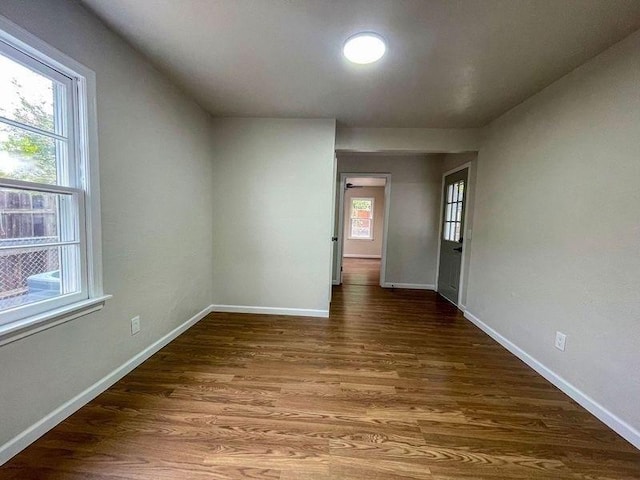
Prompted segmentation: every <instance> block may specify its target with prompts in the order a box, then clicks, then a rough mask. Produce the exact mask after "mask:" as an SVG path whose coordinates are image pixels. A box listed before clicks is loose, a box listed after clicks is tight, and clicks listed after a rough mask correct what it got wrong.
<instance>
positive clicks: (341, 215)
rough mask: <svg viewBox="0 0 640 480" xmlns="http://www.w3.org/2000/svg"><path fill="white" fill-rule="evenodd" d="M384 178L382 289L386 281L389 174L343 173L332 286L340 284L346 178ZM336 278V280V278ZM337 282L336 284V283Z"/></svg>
mask: <svg viewBox="0 0 640 480" xmlns="http://www.w3.org/2000/svg"><path fill="white" fill-rule="evenodd" d="M349 177H360V178H362V177H365V178H384V179H385V180H386V181H385V185H384V218H383V221H382V222H383V225H382V254H381V256H380V260H381V261H380V286H381V287H383V286H384V283H385V281H386V275H387V272H386V268H387V238H388V236H389V235H388V231H389V212H390V205H391V174H390V173H360V172H351V173H349V172H343V173H340V183H339V185H340V198H339V201H338V255H337V256H336V262H337V265H336V270H337V275H336V276H335V277H334V278H333V284H334V285H341V284H342V258H343V254H342V252H343V250H344V192H345V191H346V185H347V178H349ZM336 277H337V278H336ZM336 282H337V283H336Z"/></svg>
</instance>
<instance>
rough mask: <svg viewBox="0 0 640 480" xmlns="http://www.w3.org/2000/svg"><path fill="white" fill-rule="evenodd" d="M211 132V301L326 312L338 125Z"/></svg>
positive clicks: (234, 127) (253, 122) (229, 127)
mask: <svg viewBox="0 0 640 480" xmlns="http://www.w3.org/2000/svg"><path fill="white" fill-rule="evenodd" d="M214 127H215V128H214V132H215V174H214V176H213V182H212V187H213V218H214V226H213V254H214V268H213V280H214V304H217V305H232V306H249V307H254V308H263V307H268V308H293V309H306V310H313V311H317V312H316V314H318V315H320V314H321V313H322V312H327V311H328V308H329V294H330V286H331V235H332V233H331V227H332V225H331V220H332V211H331V204H332V203H331V202H332V195H333V172H334V141H335V121H334V120H292V119H291V120H287V119H250V118H249V119H246V118H243V119H240V118H237V119H219V120H216V121H215V124H214Z"/></svg>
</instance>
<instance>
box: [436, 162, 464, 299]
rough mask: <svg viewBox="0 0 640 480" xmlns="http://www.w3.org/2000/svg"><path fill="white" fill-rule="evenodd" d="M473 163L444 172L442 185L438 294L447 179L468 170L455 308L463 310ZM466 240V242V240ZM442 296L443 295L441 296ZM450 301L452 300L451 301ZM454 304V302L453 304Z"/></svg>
mask: <svg viewBox="0 0 640 480" xmlns="http://www.w3.org/2000/svg"><path fill="white" fill-rule="evenodd" d="M472 164H473V162H467V163H463V164H462V165H460V166H457V167H455V168H452V169H451V170H447V171H446V172H444V173H443V174H442V183H441V184H440V207H439V208H440V216H439V218H440V220H439V223H438V258H437V260H436V288H435V290H436V292H437V291H438V281H439V280H440V254H441V249H442V220H443V217H444V185H445V179H446V178H447V176H449V175H451V174H452V173H456V172H459V171H461V170H464V169H465V168H466V169H468V170H467V184H466V185H465V197H464V202H465V205H464V218H463V220H462V221H463V224H464V231H463V232H462V238H463V241H462V254H461V255H462V260H461V262H460V281H459V283H458V298H457V302H456V303H455V306H456V307H458V308H460V309H463V308H462V291H463V290H464V274H465V271H464V263H465V262H464V261H465V258H466V253H467V243H468V240H470V239H469V238H467V230H468V228H469V224H468V223H467V220H468V217H469V215H468V213H469V208H468V207H469V198H470V197H471V195H470V193H471V190H472V188H473V187H472V186H471V181H470V180H471V167H472ZM465 239H466V240H465ZM441 296H442V295H441ZM442 298H444V299H446V300H449V299H448V298H447V297H444V296H442ZM449 301H450V300H449ZM452 303H453V302H452Z"/></svg>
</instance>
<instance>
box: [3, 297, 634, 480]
mask: <svg viewBox="0 0 640 480" xmlns="http://www.w3.org/2000/svg"><path fill="white" fill-rule="evenodd" d="M212 478H215V479H241V478H267V479H269V478H271V479H281V480H302V479H313V480H328V479H367V480H373V479H381V480H382V479H384V480H393V479H398V480H399V479H431V480H453V479H472V478H473V479H493V480H498V479H502V480H504V479H544V480H562V479H578V478H581V479H585V478H590V479H596V478H615V479H627V480H628V479H640V453H639V452H638V451H637V450H635V449H634V448H633V447H632V446H631V445H629V444H628V443H627V442H625V441H624V440H622V439H621V438H620V437H619V436H618V435H616V434H615V433H613V432H612V431H611V430H609V429H608V428H606V427H605V426H604V425H603V424H602V423H600V422H599V421H598V420H596V419H595V418H594V417H593V416H591V415H590V414H589V413H587V412H586V411H585V410H584V409H582V408H581V407H579V406H578V405H577V404H575V403H574V402H573V401H572V400H570V399H569V398H568V397H567V396H565V395H564V394H563V393H561V392H560V391H558V390H557V389H556V388H555V387H553V386H552V385H550V384H549V383H548V382H546V381H545V380H544V379H543V378H541V377H540V376H539V375H537V374H536V373H535V372H534V371H532V370H531V369H529V368H528V367H527V366H525V365H524V364H523V363H522V362H520V361H519V360H518V359H516V358H515V357H513V356H512V355H511V354H510V353H508V352H507V351H506V350H504V349H503V348H502V347H500V346H499V345H498V344H496V343H495V342H494V341H493V340H492V339H491V338H489V337H488V336H486V335H485V334H484V333H482V332H481V331H480V330H478V329H477V328H476V327H474V326H473V325H472V324H470V323H469V322H467V321H466V320H465V319H463V318H462V316H461V315H460V313H459V312H458V311H457V310H456V309H455V308H454V307H453V306H451V305H450V304H449V303H448V302H447V301H446V300H443V299H441V298H440V297H438V295H437V294H436V293H434V292H430V291H422V290H420V291H418V290H392V289H382V288H380V287H376V286H373V287H370V286H353V285H347V286H343V287H335V288H334V296H333V302H332V311H331V317H330V318H329V319H322V318H302V317H285V316H265V315H248V314H223V313H216V314H210V315H208V316H207V317H206V318H205V319H203V320H202V321H200V322H199V323H198V324H196V325H195V326H194V327H192V328H191V329H190V330H188V331H187V332H185V333H184V334H183V335H182V336H180V337H179V338H178V339H176V340H175V341H174V342H172V343H171V344H170V345H168V346H167V347H166V348H164V349H163V350H161V351H160V352H159V353H157V354H156V355H154V356H153V357H152V358H150V359H149V360H148V361H146V362H145V363H144V364H143V365H141V366H140V367H139V368H137V369H136V370H134V371H133V372H132V373H130V374H129V375H127V376H126V377H125V378H124V379H123V380H122V381H120V382H118V383H117V384H115V385H114V386H113V387H111V388H110V389H109V390H108V391H106V392H105V393H103V394H102V395H100V396H99V397H98V398H96V399H95V400H93V401H92V402H90V403H89V404H88V405H86V406H85V407H83V408H82V409H81V410H80V411H78V412H77V413H76V414H74V415H72V416H71V417H70V418H69V419H67V420H66V421H64V422H63V423H62V424H60V425H59V426H58V427H56V428H54V429H53V430H52V431H51V432H49V433H48V434H46V435H45V436H44V437H42V438H41V439H40V440H38V441H36V442H35V443H34V444H33V445H32V446H30V447H29V448H27V449H26V450H25V451H24V452H22V453H21V454H19V455H18V456H16V457H15V458H14V459H13V460H12V461H10V462H9V463H8V464H7V465H5V466H4V467H2V468H0V479H1V480H7V479H14V480H18V479H20V480H24V479H39V480H53V479H55V480H80V479H99V480H123V479H138V480H143V479H159V480H169V479H171V480H180V479H185V480H186V479H189V480H204V479H212Z"/></svg>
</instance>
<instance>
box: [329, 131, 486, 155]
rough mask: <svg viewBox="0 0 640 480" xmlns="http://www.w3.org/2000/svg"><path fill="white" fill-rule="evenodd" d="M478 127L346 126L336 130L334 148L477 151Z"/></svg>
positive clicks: (387, 151)
mask: <svg viewBox="0 0 640 480" xmlns="http://www.w3.org/2000/svg"><path fill="white" fill-rule="evenodd" d="M481 140H482V129H479V128H346V127H340V128H338V131H337V133H336V150H337V151H338V152H341V153H349V152H382V153H389V154H390V153H392V152H393V153H405V154H406V153H409V154H415V152H422V153H439V152H451V153H457V152H468V151H472V150H478V148H479V147H480V144H481Z"/></svg>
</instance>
